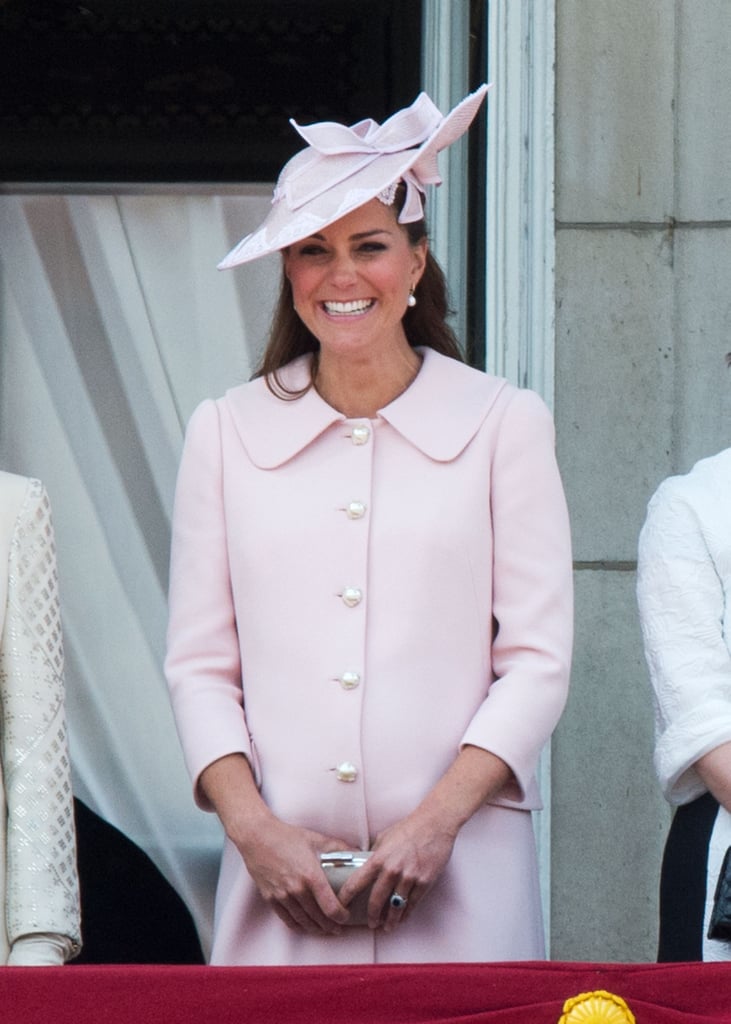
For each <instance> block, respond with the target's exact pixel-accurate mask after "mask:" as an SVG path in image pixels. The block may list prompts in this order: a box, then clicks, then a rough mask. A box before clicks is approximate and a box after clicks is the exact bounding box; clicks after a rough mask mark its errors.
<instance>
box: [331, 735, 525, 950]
mask: <svg viewBox="0 0 731 1024" xmlns="http://www.w3.org/2000/svg"><path fill="white" fill-rule="evenodd" d="M509 783H514V779H513V773H512V771H511V770H510V768H509V767H508V765H507V764H506V763H505V761H503V760H502V759H501V758H499V757H497V756H496V755H495V754H492V753H490V751H487V750H482V749H481V748H479V747H473V746H469V745H467V746H465V747H463V748H462V750H461V751H460V752H459V754H458V755H457V757H456V758H455V760H454V761H453V763H452V765H451V766H450V767H449V768H448V769H447V771H446V772H445V773H444V775H443V776H442V777H441V779H439V781H438V782H437V784H436V785H435V786H434V788H433V789H432V790H431V791H430V792H429V793H428V794H427V795H426V797H425V798H424V799H423V800H422V802H421V803H420V804H419V806H418V807H417V808H416V809H415V810H414V811H412V813H411V814H409V815H407V817H405V818H403V819H402V820H401V821H398V822H396V823H395V824H394V825H391V826H390V827H389V828H387V829H385V830H384V831H383V832H382V833H381V834H380V835H379V836H378V837H377V838H376V841H375V843H374V844H373V853H372V855H371V857H370V858H369V859H368V861H367V862H366V863H365V864H364V865H363V867H361V868H358V870H357V871H355V872H353V875H352V876H351V877H350V878H349V879H348V881H347V882H346V883H345V884H344V885H343V887H342V889H341V890H340V892H339V894H338V895H339V897H340V902H341V903H343V904H344V905H346V906H347V905H348V904H349V903H350V902H351V901H352V900H353V899H354V898H355V896H356V895H357V894H358V893H359V892H363V891H364V890H365V889H367V888H368V887H369V886H370V885H372V886H373V890H372V892H371V895H370V898H369V900H368V925H369V927H370V928H379V927H382V928H383V929H384V931H389V932H390V931H393V929H394V928H395V927H396V926H397V925H398V924H400V923H401V922H403V921H405V920H406V919H407V918H408V917H409V915H410V914H411V913H412V911H413V910H414V907H416V906H417V905H418V904H419V903H420V902H421V900H422V899H423V898H424V896H426V894H427V893H428V892H429V890H430V889H431V887H432V886H433V885H434V883H435V882H436V880H437V878H439V875H440V874H441V873H442V871H443V870H444V868H445V867H446V865H447V862H448V861H449V858H450V857H451V856H452V849H453V848H454V843H455V840H456V838H457V836H458V834H459V830H460V829H461V828H462V826H463V825H464V824H465V822H466V821H469V819H470V818H471V817H472V815H473V814H474V813H475V811H476V810H477V808H478V807H480V806H482V804H484V803H485V802H486V801H487V800H490V799H491V798H493V797H494V796H496V795H497V794H498V793H500V792H501V790H503V789H504V787H505V786H507V785H508V784H509ZM393 895H397V896H400V897H401V898H402V899H403V900H405V901H406V902H405V903H404V904H402V905H401V906H400V907H399V906H396V907H394V906H393V905H392V904H391V902H390V901H391V897H392V896H393Z"/></svg>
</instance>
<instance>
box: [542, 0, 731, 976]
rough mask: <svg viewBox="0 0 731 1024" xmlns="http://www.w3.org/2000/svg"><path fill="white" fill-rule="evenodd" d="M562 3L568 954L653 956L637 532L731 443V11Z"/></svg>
mask: <svg viewBox="0 0 731 1024" xmlns="http://www.w3.org/2000/svg"><path fill="white" fill-rule="evenodd" d="M556 15H557V23H556V37H557V54H556V59H557V63H556V401H555V415H556V424H557V432H558V450H559V459H560V463H561V468H562V472H563V475H564V481H565V484H566V489H567V494H568V500H569V506H570V511H571V515H572V522H573V537H574V558H575V561H576V573H575V580H576V597H577V616H576V650H575V669H574V673H573V689H572V695H571V698H570V701H569V705H568V708H567V712H566V714H565V716H564V719H563V720H562V723H561V724H560V726H559V729H558V732H557V734H556V736H555V739H554V746H553V779H554V782H553V794H554V796H553V819H552V921H551V946H552V949H551V953H552V957H553V958H554V959H562V960H613V961H642V960H653V959H654V958H655V954H656V937H657V882H658V876H659V867H660V858H661V853H662V845H663V842H664V838H665V834H666V831H667V827H668V823H669V820H670V810H669V808H668V807H667V806H666V805H665V803H664V801H663V799H662V797H661V796H660V793H659V789H658V786H657V783H656V781H655V776H654V772H653V767H652V711H651V703H650V692H649V683H648V678H647V673H646V669H645V664H644V657H643V653H642V647H641V640H640V634H639V624H638V618H637V610H636V602H635V568H636V552H637V535H638V532H639V530H640V527H641V525H642V522H643V519H644V514H645V507H646V504H647V501H648V499H649V497H650V496H651V494H652V493H653V491H654V490H655V488H656V487H657V485H658V484H659V483H660V481H661V480H662V479H663V478H664V477H665V476H667V475H668V474H670V473H682V472H686V471H687V470H688V469H689V468H690V467H691V466H692V464H693V463H694V462H695V461H696V460H697V459H698V458H701V457H703V456H705V455H709V454H711V453H713V452H715V451H718V450H719V449H721V448H724V447H726V446H728V445H729V444H730V443H731V376H729V374H731V371H727V370H726V368H725V361H724V356H725V353H726V352H727V351H729V350H731V117H730V116H729V111H730V110H731V76H729V74H728V58H727V54H728V48H729V45H730V44H731V4H729V3H728V0H557V3H556Z"/></svg>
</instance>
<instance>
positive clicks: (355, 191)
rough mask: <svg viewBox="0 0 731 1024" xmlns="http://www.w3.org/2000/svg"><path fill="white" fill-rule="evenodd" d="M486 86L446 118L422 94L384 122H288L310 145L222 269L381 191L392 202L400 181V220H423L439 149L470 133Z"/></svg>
mask: <svg viewBox="0 0 731 1024" xmlns="http://www.w3.org/2000/svg"><path fill="white" fill-rule="evenodd" d="M489 88H490V86H488V85H481V86H480V88H479V89H477V90H476V91H475V92H473V93H471V94H470V95H469V96H467V97H465V99H463V100H462V102H461V103H458V104H457V106H456V107H455V108H454V109H453V110H452V111H450V113H449V114H447V116H446V117H444V116H443V115H442V114H441V113H440V111H439V109H438V108H437V107H436V106H435V105H434V103H432V101H431V100H430V99H429V97H428V96H427V94H426V93H425V92H422V93H420V94H419V96H417V98H416V99H415V100H414V102H413V103H412V104H411V106H410V107H406V108H404V110H399V111H398V112H397V113H395V114H393V115H392V116H391V117H389V118H388V120H387V121H384V123H383V124H382V125H379V124H378V122H376V121H373V120H371V119H370V118H368V119H366V120H365V121H359V122H358V123H357V124H354V125H352V126H351V127H348V126H347V125H344V124H337V123H336V122H334V121H321V122H319V123H318V124H310V125H305V126H302V125H298V124H297V123H296V122H295V121H290V123H291V124H292V125H293V126H294V127H295V128H296V130H297V131H298V132H299V133H300V135H301V136H302V138H303V139H304V140H305V142H307V143H308V145H307V148H306V149H301V150H300V151H299V153H296V154H295V155H294V156H293V157H292V159H291V160H289V161H288V162H287V163H286V164H285V165H284V167H283V168H282V172H281V174H280V175H279V180H278V181H277V184H276V186H275V188H274V196H273V198H272V208H271V211H270V212H269V214H268V215H267V217H266V219H265V220H264V222H263V224H262V225H261V226H260V227H259V228H257V230H256V231H254V232H253V233H252V234H250V235H247V236H246V238H244V239H242V240H241V241H240V242H239V244H238V245H237V246H236V247H235V248H234V249H232V250H231V252H230V253H229V254H228V256H226V258H225V259H224V260H222V261H221V262H220V263H219V264H218V269H219V270H228V269H229V268H230V267H236V266H238V265H239V264H240V263H248V261H249V260H254V259H256V258H257V257H259V256H266V255H267V254H268V253H271V252H277V251H278V250H279V249H284V248H285V247H286V246H288V245H291V244H292V243H293V242H299V241H300V240H301V239H302V238H308V237H309V236H310V235H312V234H315V233H316V232H318V231H321V230H322V229H323V228H325V227H327V226H328V225H329V224H332V223H334V222H335V221H336V220H339V219H340V218H341V217H344V216H345V214H346V213H350V212H351V210H355V209H357V208H358V207H359V206H363V204H364V203H367V202H369V201H370V200H371V199H375V198H376V197H378V198H379V199H380V200H381V201H382V202H384V203H387V204H388V205H390V204H391V203H393V201H394V196H395V192H396V185H397V184H398V182H399V181H403V182H404V184H405V185H406V201H405V203H404V207H403V209H402V210H401V213H400V214H399V221H400V222H401V223H402V224H408V223H410V222H412V221H417V220H421V218H422V217H423V216H424V207H423V204H422V195H423V193H424V192H425V191H426V186H427V185H440V184H441V178H440V177H439V169H438V166H437V154H438V153H439V152H440V150H442V149H446V148H447V146H450V145H451V144H452V143H453V142H454V141H455V140H456V139H458V138H459V137H460V135H463V134H464V132H466V131H467V129H468V128H469V126H470V124H471V123H472V120H473V118H474V116H475V114H476V113H477V110H478V108H479V106H480V104H481V103H482V100H483V98H484V96H485V93H486V92H487V90H488V89H489Z"/></svg>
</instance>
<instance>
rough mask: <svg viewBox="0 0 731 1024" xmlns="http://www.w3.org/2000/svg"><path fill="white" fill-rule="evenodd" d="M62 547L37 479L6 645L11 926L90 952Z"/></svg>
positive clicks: (15, 932) (0, 692)
mask: <svg viewBox="0 0 731 1024" xmlns="http://www.w3.org/2000/svg"><path fill="white" fill-rule="evenodd" d="M63 670H64V662H63V643H62V638H61V620H60V613H59V599H58V582H57V575H56V550H55V541H54V534H53V525H52V521H51V511H50V506H49V502H48V498H47V495H46V492H45V489H44V488H43V485H42V484H41V483H40V482H39V481H37V480H34V481H30V484H29V489H28V493H27V495H26V500H25V502H24V504H23V507H22V509H21V511H20V514H19V516H18V520H17V522H16V527H15V532H14V535H13V539H12V543H11V547H10V559H9V577H8V601H7V609H6V614H5V624H4V629H3V636H2V643H1V644H0V702H1V705H2V715H3V728H2V741H1V743H2V746H1V753H2V761H3V770H4V783H5V792H6V800H7V813H8V820H7V888H6V925H7V932H8V939H9V941H10V944H11V946H12V945H13V943H14V942H15V941H16V940H17V939H19V938H20V937H21V936H29V935H34V934H37V933H58V934H61V935H64V936H67V937H68V938H69V939H70V953H71V955H73V953H75V952H78V950H79V948H80V935H79V918H80V912H79V887H78V878H77V872H76V843H75V833H74V816H73V796H72V790H71V777H70V765H69V756H68V748H67V736H66V719H65V712H64V674H63Z"/></svg>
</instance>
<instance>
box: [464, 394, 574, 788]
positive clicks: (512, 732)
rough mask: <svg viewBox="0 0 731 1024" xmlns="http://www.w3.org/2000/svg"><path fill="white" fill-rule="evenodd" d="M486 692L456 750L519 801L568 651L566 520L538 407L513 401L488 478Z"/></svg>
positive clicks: (556, 705)
mask: <svg viewBox="0 0 731 1024" xmlns="http://www.w3.org/2000/svg"><path fill="white" fill-rule="evenodd" d="M490 511H491V515H492V529H493V550H494V559H493V561H494V564H493V605H492V612H493V619H494V629H495V635H494V640H493V645H492V671H493V674H494V677H495V679H494V682H493V683H492V686H491V687H490V691H489V694H488V696H487V698H486V700H485V701H484V703H483V704H482V705H481V707H480V708H479V709H478V711H477V713H476V714H475V716H474V717H473V719H472V721H471V723H470V725H469V728H468V729H467V731H466V733H465V735H464V737H463V743H465V744H473V745H475V746H479V747H483V748H485V749H487V750H490V751H491V752H492V753H494V754H497V755H498V756H499V757H501V758H502V759H503V760H504V761H505V762H506V763H507V764H508V765H509V766H510V767H511V769H512V771H513V774H514V776H515V779H516V782H517V791H514V792H510V793H506V794H505V796H506V797H509V798H511V799H515V800H519V801H520V800H523V799H524V797H525V794H526V791H527V789H528V786H529V784H530V782H531V780H532V778H533V776H534V774H535V771H536V768H537V763H538V758H539V756H540V753H541V750H542V748H543V747H544V746H545V744H546V741H547V740H548V738H549V737H550V735H551V733H552V731H553V729H554V728H555V726H556V723H557V722H558V719H559V717H560V715H561V712H562V710H563V708H564V705H565V702H566V698H567V694H568V683H569V674H570V667H571V652H572V643H573V582H572V561H571V538H570V529H569V520H568V512H567V508H566V501H565V497H564V492H563V487H562V484H561V480H560V476H559V471H558V467H557V464H556V457H555V451H554V427H553V421H552V419H551V416H550V413H549V411H548V409H547V408H546V406H545V404H544V403H543V401H542V400H541V399H540V398H539V397H538V396H537V395H536V394H535V393H534V392H531V391H527V390H524V391H515V392H513V396H512V398H511V400H510V402H509V404H508V405H507V407H506V409H505V411H504V413H503V419H502V422H501V424H500V429H499V433H498V436H497V441H496V446H495V453H494V459H493V465H492V472H491V490H490Z"/></svg>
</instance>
